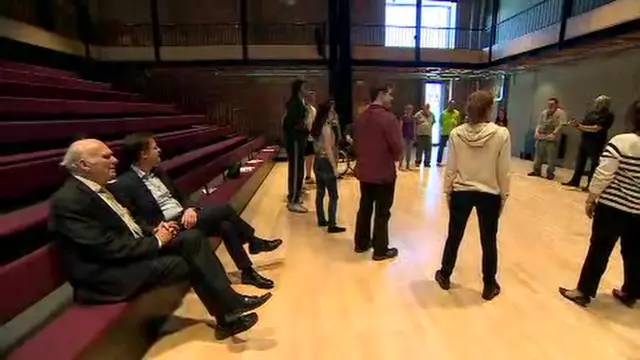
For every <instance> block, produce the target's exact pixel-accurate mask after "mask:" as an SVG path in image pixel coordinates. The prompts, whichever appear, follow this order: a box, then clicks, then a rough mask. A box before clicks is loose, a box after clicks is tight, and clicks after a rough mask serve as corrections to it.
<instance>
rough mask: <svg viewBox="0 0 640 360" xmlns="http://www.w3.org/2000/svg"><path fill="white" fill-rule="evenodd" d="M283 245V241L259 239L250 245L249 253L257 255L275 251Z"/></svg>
mask: <svg viewBox="0 0 640 360" xmlns="http://www.w3.org/2000/svg"><path fill="white" fill-rule="evenodd" d="M280 245H282V240H280V239H276V240H262V239H258V240H256V241H253V242H251V243H250V244H249V253H250V254H251V255H255V254H258V253H261V252H269V251H273V250H275V249H277V248H279V247H280Z"/></svg>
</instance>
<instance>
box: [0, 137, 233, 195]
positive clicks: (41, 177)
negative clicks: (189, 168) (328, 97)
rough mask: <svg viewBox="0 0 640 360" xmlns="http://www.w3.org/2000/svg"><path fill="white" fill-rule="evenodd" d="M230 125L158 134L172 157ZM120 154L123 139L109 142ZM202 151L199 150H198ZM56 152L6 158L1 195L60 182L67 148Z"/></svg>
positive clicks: (1, 168) (1, 173)
mask: <svg viewBox="0 0 640 360" xmlns="http://www.w3.org/2000/svg"><path fill="white" fill-rule="evenodd" d="M231 131H232V130H231V128H228V127H227V128H212V129H191V130H181V131H176V132H173V133H169V134H166V135H159V136H157V141H158V145H159V146H160V147H161V148H162V149H163V151H164V152H165V155H166V156H171V155H173V154H175V153H176V152H179V151H181V150H190V149H193V148H196V147H198V146H200V145H202V143H203V142H213V141H215V140H217V139H220V138H222V137H225V136H227V135H229V134H230V133H231ZM107 145H109V146H110V147H111V149H112V150H113V151H114V153H115V156H116V157H118V156H120V155H121V154H120V149H121V146H122V141H113V142H109V143H107ZM199 150H200V149H199ZM56 151H58V152H57V153H56V154H55V155H53V156H51V155H52V154H53V153H52V151H47V152H46V155H48V156H49V157H45V158H37V159H35V160H33V161H22V162H17V163H16V162H15V159H16V158H22V160H24V158H25V155H26V154H19V155H11V156H8V157H5V160H4V161H5V162H6V163H9V165H2V166H0V198H1V199H18V198H21V197H24V196H27V195H29V194H31V193H33V192H34V191H38V190H40V189H47V188H52V187H55V186H58V185H60V184H61V183H62V182H63V181H64V179H65V177H66V176H67V175H66V172H65V171H64V170H63V169H61V168H60V161H61V160H62V155H63V154H64V151H65V149H59V150H56Z"/></svg>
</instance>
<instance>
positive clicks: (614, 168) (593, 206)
mask: <svg viewBox="0 0 640 360" xmlns="http://www.w3.org/2000/svg"><path fill="white" fill-rule="evenodd" d="M629 117H630V119H631V120H632V123H633V132H631V133H626V134H620V135H617V136H614V137H613V138H612V139H611V140H610V141H609V143H608V144H607V145H606V147H605V149H604V151H603V152H602V155H601V156H600V164H599V165H598V168H597V169H596V170H595V173H594V175H593V179H592V181H591V184H590V186H589V197H588V198H587V203H586V213H587V216H588V217H589V218H590V219H593V223H592V225H591V241H590V242H591V243H590V244H589V251H588V252H587V258H586V259H585V260H584V264H583V265H582V271H581V272H580V280H578V286H577V288H575V289H571V290H569V289H565V288H560V294H562V296H564V297H565V298H567V299H569V300H571V301H573V302H574V303H576V304H578V305H580V306H587V305H588V304H589V303H590V302H591V299H592V298H594V297H595V296H596V292H597V290H598V284H599V283H600V279H601V278H602V275H603V274H604V271H605V270H606V268H607V262H608V261H609V256H610V255H611V252H612V251H613V248H614V247H615V245H616V242H617V241H618V238H620V247H621V250H622V251H621V252H622V261H623V263H624V266H623V268H624V284H623V285H622V288H621V289H619V290H618V289H614V290H613V297H614V298H616V299H617V300H618V301H620V302H621V303H622V304H624V305H626V306H628V307H632V306H633V305H634V304H635V302H636V300H638V299H639V298H640V102H638V101H636V102H635V103H634V104H633V105H632V106H631V108H630V110H629Z"/></svg>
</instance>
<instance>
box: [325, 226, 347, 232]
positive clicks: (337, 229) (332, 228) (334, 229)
mask: <svg viewBox="0 0 640 360" xmlns="http://www.w3.org/2000/svg"><path fill="white" fill-rule="evenodd" d="M345 231H347V229H345V228H343V227H340V226H337V225H332V226H329V228H328V229H327V232H328V233H329V234H338V233H343V232H345Z"/></svg>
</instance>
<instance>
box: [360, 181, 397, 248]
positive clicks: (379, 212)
mask: <svg viewBox="0 0 640 360" xmlns="http://www.w3.org/2000/svg"><path fill="white" fill-rule="evenodd" d="M395 187H396V183H395V181H394V182H391V183H387V184H372V183H365V182H360V208H359V209H358V217H357V219H356V233H355V246H356V249H368V248H369V247H370V246H372V245H373V252H374V254H376V255H384V254H385V252H386V251H387V250H388V248H389V219H390V218H391V206H392V205H393V196H394V192H395ZM374 206H375V211H376V212H375V218H374V220H373V237H372V236H371V217H372V215H373V210H374Z"/></svg>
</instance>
